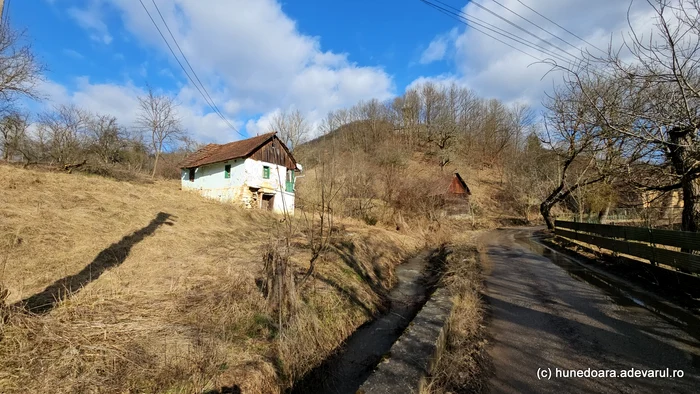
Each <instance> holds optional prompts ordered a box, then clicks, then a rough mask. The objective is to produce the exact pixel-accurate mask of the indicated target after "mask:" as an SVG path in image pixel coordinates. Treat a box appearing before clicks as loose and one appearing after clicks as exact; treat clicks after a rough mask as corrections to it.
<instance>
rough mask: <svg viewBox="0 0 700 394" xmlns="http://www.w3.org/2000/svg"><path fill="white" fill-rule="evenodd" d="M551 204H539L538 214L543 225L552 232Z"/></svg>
mask: <svg viewBox="0 0 700 394" xmlns="http://www.w3.org/2000/svg"><path fill="white" fill-rule="evenodd" d="M552 205H554V204H552V203H551V202H549V201H547V200H545V201H543V202H542V204H540V213H541V214H542V218H543V219H544V222H545V224H547V228H548V229H549V230H554V219H552Z"/></svg>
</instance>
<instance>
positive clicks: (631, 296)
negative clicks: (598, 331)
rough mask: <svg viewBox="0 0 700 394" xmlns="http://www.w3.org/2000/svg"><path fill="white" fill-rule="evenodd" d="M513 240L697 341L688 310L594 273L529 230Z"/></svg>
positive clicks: (698, 326) (697, 328) (699, 335)
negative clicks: (548, 245)
mask: <svg viewBox="0 0 700 394" xmlns="http://www.w3.org/2000/svg"><path fill="white" fill-rule="evenodd" d="M515 241H516V242H517V243H518V244H520V245H522V246H524V247H526V248H527V249H529V250H530V251H532V252H534V253H536V254H538V255H540V256H543V257H546V258H547V259H549V260H551V261H552V262H553V263H554V264H556V265H557V266H559V267H561V268H563V269H564V270H565V271H566V272H567V273H568V274H569V276H571V277H572V278H574V279H576V280H578V281H583V282H586V283H589V284H591V285H593V286H595V287H597V288H599V289H601V290H603V291H604V292H605V294H606V295H607V296H608V297H609V298H610V299H612V301H613V302H615V303H616V304H618V305H621V306H625V307H630V306H639V307H642V308H645V309H647V310H649V311H651V312H652V313H654V314H656V315H658V316H660V317H662V318H663V319H665V320H666V321H668V322H670V323H671V324H673V325H675V326H678V327H680V328H681V329H683V330H684V331H685V332H687V333H688V334H689V335H691V336H693V337H694V338H696V339H698V340H700V319H698V318H697V317H696V316H694V315H693V314H692V313H690V312H684V311H682V310H680V309H679V308H677V307H672V306H669V305H666V304H665V303H663V302H660V301H659V300H657V299H656V298H655V297H652V296H650V295H648V294H646V293H645V292H641V291H639V290H636V289H634V288H633V287H631V286H627V285H625V284H622V283H619V282H616V281H614V280H613V279H610V278H608V277H607V276H605V275H604V274H602V273H597V272H596V271H595V270H594V269H593V268H591V267H587V266H586V265H584V264H583V263H580V262H577V261H576V260H574V259H572V258H570V257H568V256H565V255H563V254H561V253H559V252H557V251H555V250H553V249H551V248H549V247H547V246H545V245H543V244H541V243H539V242H537V240H535V239H533V238H532V237H531V236H530V233H524V232H517V233H516V235H515ZM693 361H694V364H695V363H696V362H697V363H700V360H693Z"/></svg>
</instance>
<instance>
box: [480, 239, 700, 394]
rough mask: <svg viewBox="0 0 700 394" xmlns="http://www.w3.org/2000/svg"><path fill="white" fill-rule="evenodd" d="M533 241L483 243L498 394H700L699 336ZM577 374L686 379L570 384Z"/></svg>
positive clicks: (581, 379) (494, 385) (599, 379)
mask: <svg viewBox="0 0 700 394" xmlns="http://www.w3.org/2000/svg"><path fill="white" fill-rule="evenodd" d="M531 234H532V230H520V229H512V230H511V229H506V230H498V231H495V232H492V233H490V234H488V235H486V236H485V237H484V238H483V239H482V243H483V244H484V245H485V246H486V247H485V249H484V254H485V256H484V258H485V264H486V267H487V271H490V274H489V276H488V278H487V281H486V284H487V302H488V307H489V311H490V319H489V337H490V340H491V348H490V350H489V355H490V357H491V360H492V362H493V375H492V377H491V378H490V381H489V385H490V389H491V392H492V393H564V392H571V393H574V392H575V393H579V392H590V393H593V392H596V393H597V392H605V393H661V392H668V393H697V392H700V342H699V341H698V340H697V339H696V337H697V336H698V335H697V334H700V333H692V332H689V329H688V328H687V327H683V325H682V324H677V323H672V322H671V319H668V318H663V317H661V316H660V315H658V314H656V313H654V312H652V311H650V310H649V309H647V308H644V307H641V306H639V305H638V304H637V303H635V302H634V301H635V299H633V298H632V299H625V297H620V296H619V294H615V293H614V292H611V291H609V289H605V288H603V287H598V286H595V285H593V284H592V283H595V281H590V282H589V281H586V280H585V275H579V274H577V273H576V272H575V271H577V270H583V269H582V268H581V267H580V266H578V265H576V264H573V263H571V261H568V262H567V263H563V262H562V261H563V260H565V258H564V257H563V256H561V255H558V254H555V255H551V253H548V254H549V255H550V256H549V258H548V257H545V256H543V253H542V251H541V250H538V249H537V247H533V246H531V245H530V246H529V245H528V238H529V236H530V235H531ZM608 285H610V283H608ZM691 334H693V335H691ZM667 368H668V369H669V371H668V372H667ZM633 369H635V370H636V371H639V372H636V371H631V370H633ZM538 370H539V371H540V372H541V374H540V376H539V378H538ZM570 370H580V371H582V372H581V374H584V375H585V374H586V373H588V374H592V373H593V371H596V373H599V372H598V371H604V373H607V374H611V373H612V372H610V371H615V372H616V374H617V375H618V376H620V375H621V374H622V373H623V371H625V372H624V373H626V374H629V373H630V372H631V373H633V374H635V373H638V374H641V373H646V374H649V373H650V372H649V370H654V371H655V370H660V372H652V373H654V374H663V373H667V374H669V375H671V374H673V373H674V370H680V371H683V377H681V378H678V377H676V378H663V377H637V378H621V377H617V378H613V377H597V378H594V377H565V376H566V374H570V372H569V371H570ZM543 371H544V373H542V372H543ZM557 371H559V372H557ZM587 371H588V372H587ZM605 371H607V372H605ZM549 374H551V377H549V376H548V375H549Z"/></svg>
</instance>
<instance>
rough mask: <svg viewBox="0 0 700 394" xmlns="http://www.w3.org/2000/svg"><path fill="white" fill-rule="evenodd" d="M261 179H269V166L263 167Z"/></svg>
mask: <svg viewBox="0 0 700 394" xmlns="http://www.w3.org/2000/svg"><path fill="white" fill-rule="evenodd" d="M263 179H270V167H268V166H264V167H263Z"/></svg>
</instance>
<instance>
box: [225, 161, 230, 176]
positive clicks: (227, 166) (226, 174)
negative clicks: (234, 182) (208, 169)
mask: <svg viewBox="0 0 700 394" xmlns="http://www.w3.org/2000/svg"><path fill="white" fill-rule="evenodd" d="M224 178H226V179H229V178H231V165H230V164H226V165H225V166H224Z"/></svg>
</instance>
